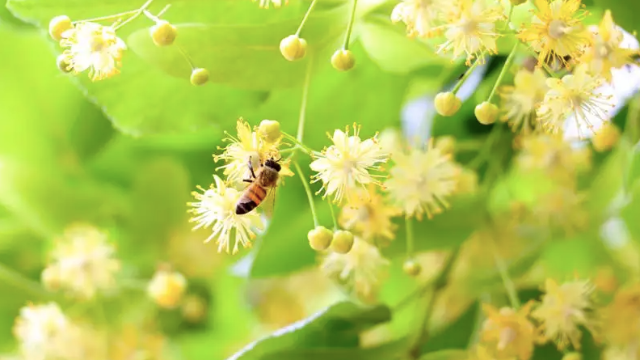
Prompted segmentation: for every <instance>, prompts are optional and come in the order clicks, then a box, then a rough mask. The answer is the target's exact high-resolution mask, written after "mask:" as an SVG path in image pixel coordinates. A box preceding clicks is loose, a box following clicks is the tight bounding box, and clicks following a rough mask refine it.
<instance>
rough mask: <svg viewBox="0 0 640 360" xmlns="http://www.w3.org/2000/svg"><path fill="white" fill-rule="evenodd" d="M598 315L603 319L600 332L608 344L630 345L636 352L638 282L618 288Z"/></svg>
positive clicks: (639, 335) (639, 328)
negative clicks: (611, 299)
mask: <svg viewBox="0 0 640 360" xmlns="http://www.w3.org/2000/svg"><path fill="white" fill-rule="evenodd" d="M600 315H601V318H602V320H603V321H602V334H603V335H604V336H605V338H606V342H607V344H608V345H609V346H612V347H617V348H626V347H631V346H632V347H634V348H635V351H636V352H637V351H638V347H637V344H638V339H639V338H640V284H634V285H632V286H629V287H625V288H621V289H620V290H618V291H617V292H616V295H615V297H614V298H613V301H612V302H611V303H610V304H609V305H607V307H605V308H604V309H602V310H601V314H600ZM634 353H635V352H634ZM632 358H633V357H632Z"/></svg>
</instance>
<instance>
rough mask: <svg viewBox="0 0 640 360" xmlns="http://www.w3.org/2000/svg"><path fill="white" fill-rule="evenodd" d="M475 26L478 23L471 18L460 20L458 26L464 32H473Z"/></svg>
mask: <svg viewBox="0 0 640 360" xmlns="http://www.w3.org/2000/svg"><path fill="white" fill-rule="evenodd" d="M477 27H478V23H477V22H476V21H473V20H472V19H465V20H464V21H463V22H462V26H460V28H461V29H462V32H464V33H465V34H472V33H474V32H475V31H476V28H477Z"/></svg>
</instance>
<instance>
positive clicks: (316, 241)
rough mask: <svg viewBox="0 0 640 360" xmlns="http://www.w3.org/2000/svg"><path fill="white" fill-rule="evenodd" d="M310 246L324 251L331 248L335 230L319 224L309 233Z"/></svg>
mask: <svg viewBox="0 0 640 360" xmlns="http://www.w3.org/2000/svg"><path fill="white" fill-rule="evenodd" d="M307 239H309V246H311V248H312V249H313V250H315V251H322V250H326V249H327V248H329V246H330V245H331V241H332V240H333V232H331V230H329V229H327V228H326V227H324V226H317V227H316V228H315V229H313V230H311V231H309V233H308V234H307Z"/></svg>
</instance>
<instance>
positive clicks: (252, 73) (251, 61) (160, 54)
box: [127, 6, 348, 90]
mask: <svg viewBox="0 0 640 360" xmlns="http://www.w3.org/2000/svg"><path fill="white" fill-rule="evenodd" d="M347 8H348V6H341V7H337V8H335V9H332V10H328V11H323V12H313V13H312V15H311V16H310V17H309V20H308V21H307V23H306V24H305V27H304V31H303V32H302V34H301V36H302V37H304V39H305V40H306V41H307V43H308V48H307V53H308V56H307V57H306V58H305V59H303V60H301V61H295V62H290V61H287V60H285V59H284V58H283V56H282V54H280V49H279V44H280V40H282V39H283V38H285V37H286V36H288V35H291V34H292V33H293V32H294V31H295V29H296V27H297V25H298V24H299V19H291V20H286V21H280V22H275V23H271V24H269V26H268V28H265V26H264V25H219V24H215V25H213V24H176V27H177V28H178V34H179V36H178V38H177V40H176V44H177V45H179V46H167V47H158V46H156V45H155V44H154V43H153V42H152V41H151V37H150V36H149V31H148V30H147V29H141V30H138V31H136V32H135V33H133V34H132V35H131V36H130V37H129V38H128V41H127V44H129V46H130V47H131V49H132V50H133V51H135V52H136V53H137V54H138V55H140V56H141V57H142V58H143V59H144V60H145V61H147V62H148V63H150V64H153V65H155V66H157V67H158V68H160V69H162V70H163V71H165V72H166V73H167V74H169V75H172V76H175V77H178V78H182V79H184V80H185V81H186V80H187V79H189V76H190V74H191V66H190V65H189V63H188V62H187V61H186V60H185V59H184V56H183V55H182V53H181V52H180V48H183V49H184V50H185V51H186V52H187V54H189V57H190V58H191V60H192V62H193V63H194V64H196V66H198V67H203V68H206V69H207V70H209V72H210V74H211V76H210V79H211V81H213V82H214V83H221V84H226V85H229V86H233V87H236V88H243V89H252V90H271V89H274V88H279V87H291V86H296V85H300V84H302V82H303V80H304V78H305V72H306V69H307V67H308V62H309V61H311V60H310V59H311V58H313V57H314V56H315V55H317V54H318V53H319V52H321V51H322V49H323V48H324V47H326V46H327V45H332V44H333V43H334V42H335V40H336V39H337V38H338V37H339V36H340V35H341V34H342V33H343V32H344V30H345V28H346V24H347V14H348V12H347V11H346V10H347ZM266 29H268V30H266ZM332 51H333V49H332Z"/></svg>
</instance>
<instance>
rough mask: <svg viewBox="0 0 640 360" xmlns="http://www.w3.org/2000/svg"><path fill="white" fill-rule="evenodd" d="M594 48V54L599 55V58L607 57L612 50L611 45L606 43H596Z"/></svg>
mask: <svg viewBox="0 0 640 360" xmlns="http://www.w3.org/2000/svg"><path fill="white" fill-rule="evenodd" d="M595 48H596V56H597V57H599V58H600V59H604V58H608V57H609V54H611V51H612V49H611V46H609V44H607V43H601V44H597V45H596V46H595Z"/></svg>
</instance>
